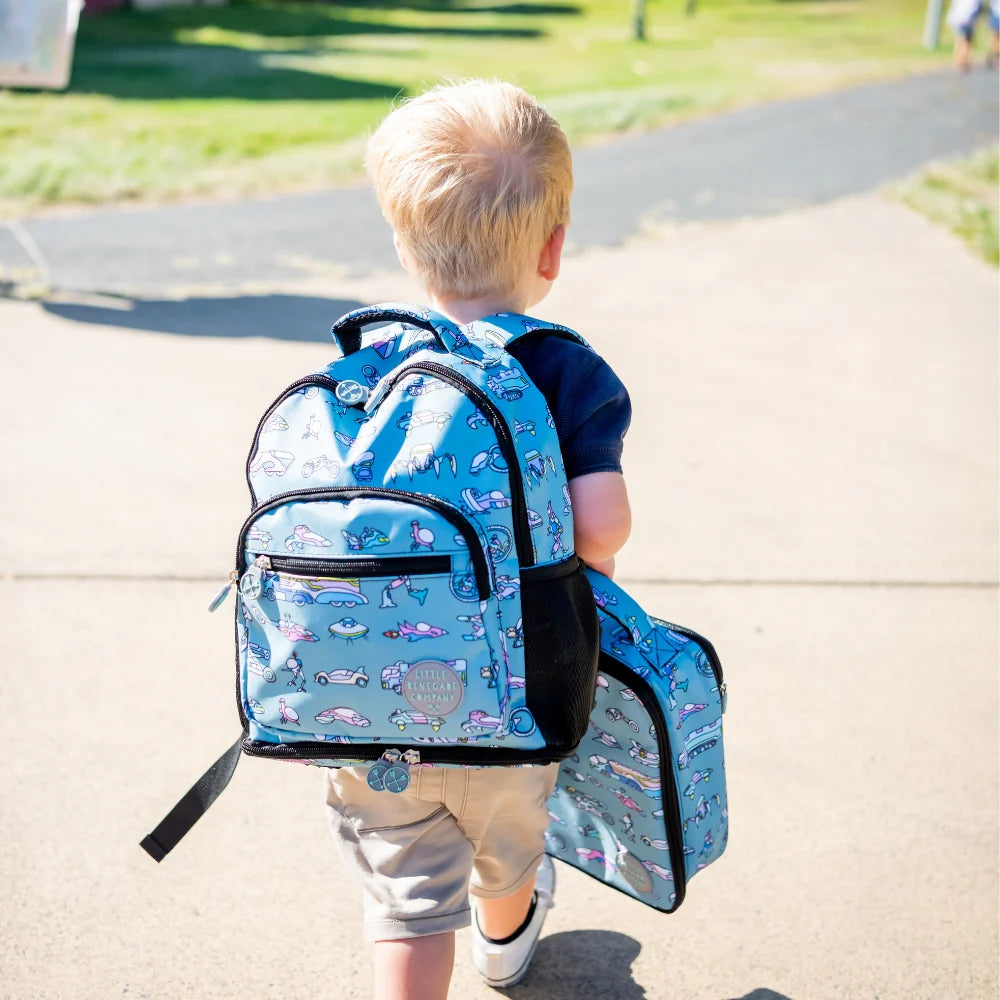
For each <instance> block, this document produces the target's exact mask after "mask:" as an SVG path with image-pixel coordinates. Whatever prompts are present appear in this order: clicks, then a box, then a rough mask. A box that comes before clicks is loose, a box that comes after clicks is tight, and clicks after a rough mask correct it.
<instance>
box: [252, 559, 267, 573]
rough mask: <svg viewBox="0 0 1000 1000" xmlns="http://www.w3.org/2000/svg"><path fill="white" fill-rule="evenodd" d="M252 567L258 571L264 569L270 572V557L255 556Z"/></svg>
mask: <svg viewBox="0 0 1000 1000" xmlns="http://www.w3.org/2000/svg"><path fill="white" fill-rule="evenodd" d="M253 564H254V566H256V567H257V568H258V569H264V570H267V571H268V572H270V570H271V557H270V556H257V558H256V559H254V561H253Z"/></svg>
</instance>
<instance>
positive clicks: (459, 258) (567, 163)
mask: <svg viewBox="0 0 1000 1000" xmlns="http://www.w3.org/2000/svg"><path fill="white" fill-rule="evenodd" d="M366 163H367V167H368V171H369V173H370V175H371V177H372V180H373V181H374V184H375V192H376V194H377V196H378V200H379V205H380V206H381V208H382V214H383V215H384V216H385V218H386V220H387V221H388V222H389V224H390V225H391V226H392V228H393V229H394V230H395V232H396V235H397V236H398V238H399V239H400V241H401V242H402V245H403V247H404V249H405V251H406V252H407V254H408V256H409V258H410V260H411V262H412V265H413V267H414V268H415V270H416V272H417V276H418V277H419V278H420V279H421V280H422V281H423V282H424V283H425V284H426V285H427V287H429V288H430V289H431V290H432V291H433V292H435V293H436V294H442V295H449V296H454V297H457V298H469V299H471V298H480V297H482V296H484V295H488V294H491V293H497V292H501V293H502V292H508V291H510V290H511V289H512V288H513V287H514V286H515V284H516V283H517V280H518V279H519V278H520V275H521V273H522V271H523V269H524V267H525V266H526V265H527V264H528V263H529V262H530V261H531V260H532V257H533V256H535V255H537V254H539V253H540V252H541V250H542V247H543V245H544V244H545V241H546V240H547V239H548V238H549V236H551V235H552V232H553V231H554V230H555V229H556V227H557V226H560V225H565V224H566V223H567V222H569V200H570V195H571V193H572V191H573V167H572V161H571V157H570V151H569V144H568V143H567V141H566V136H565V135H563V132H562V129H560V127H559V125H558V123H557V122H556V121H555V119H554V118H552V117H551V116H550V115H549V114H548V113H547V112H546V111H545V109H544V108H542V107H541V105H540V104H539V103H538V102H537V101H536V100H535V99H534V98H533V97H532V96H531V95H530V94H527V93H525V91H523V90H521V89H520V88H519V87H515V86H513V85H511V84H509V83H501V82H499V81H487V80H466V81H463V82H460V83H456V84H450V85H447V86H438V87H434V88H433V89H432V90H429V91H428V92H427V93H425V94H422V95H421V96H419V97H415V98H413V99H411V100H408V101H406V102H404V103H403V104H401V105H400V106H399V107H397V108H396V109H395V110H393V111H392V112H390V114H389V115H388V116H387V117H386V118H385V120H384V121H383V122H382V124H381V125H380V126H379V127H378V129H377V130H376V132H375V134H374V135H373V136H372V137H371V140H370V141H369V143H368V155H367V159H366Z"/></svg>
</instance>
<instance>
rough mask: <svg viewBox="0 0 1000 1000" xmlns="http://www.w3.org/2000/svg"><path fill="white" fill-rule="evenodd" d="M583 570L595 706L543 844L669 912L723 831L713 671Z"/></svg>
mask: <svg viewBox="0 0 1000 1000" xmlns="http://www.w3.org/2000/svg"><path fill="white" fill-rule="evenodd" d="M587 576H588V578H589V579H590V583H591V586H592V587H593V590H594V596H595V598H596V600H597V605H598V609H599V610H598V615H599V617H600V619H601V660H600V668H599V673H598V676H597V690H596V701H595V705H594V710H593V712H592V714H591V717H590V732H589V734H588V735H587V737H585V738H584V741H583V743H582V744H581V745H580V747H579V748H578V750H577V752H576V754H574V755H573V757H571V758H570V759H568V760H566V761H564V762H563V765H562V766H561V767H560V771H559V779H558V781H557V783H556V788H555V791H554V793H553V795H552V798H551V799H550V800H549V816H550V818H551V821H552V822H551V823H550V825H549V828H548V830H547V831H546V834H545V839H546V849H547V851H548V853H549V854H551V855H552V856H553V857H556V858H559V859H560V860H562V861H565V862H566V863H567V864H571V865H573V866H574V867H576V868H579V869H580V870H581V871H584V872H586V873H587V874H588V875H591V876H593V877H594V878H597V879H600V880H601V881H603V882H606V883H607V884H609V885H612V886H614V887H615V888H616V889H620V890H621V891H622V892H626V893H628V894H629V895H630V896H633V897H635V898H636V899H638V900H640V901H641V902H644V903H647V904H648V905H650V906H652V907H654V908H656V909H658V910H663V911H666V912H672V911H673V910H675V909H677V907H678V906H680V904H681V903H682V902H683V900H684V892H685V889H686V885H687V882H688V880H689V879H690V878H691V877H692V876H693V875H695V874H696V873H697V872H699V871H701V870H702V869H703V868H705V867H707V866H708V865H709V864H711V863H712V862H713V861H716V860H717V859H718V858H719V857H721V855H722V853H723V851H724V850H725V848H726V842H727V839H728V836H729V810H728V803H727V798H726V765H725V759H724V756H723V748H722V715H723V713H724V712H725V707H726V705H725V702H726V688H725V681H724V680H723V676H722V666H721V664H720V663H719V659H718V657H717V656H716V653H715V650H714V649H713V647H712V645H711V643H709V642H708V640H706V639H704V638H702V637H701V636H699V635H697V634H696V633H694V632H692V631H691V630H690V629H686V628H682V627H681V626H678V625H673V624H671V623H669V622H666V621H663V620H662V619H659V618H654V617H653V616H652V615H647V614H646V613H645V612H644V611H643V610H642V609H641V608H640V607H639V606H638V604H636V602H635V601H634V600H633V599H632V598H631V597H629V595H628V594H626V593H625V591H624V590H622V589H621V588H620V587H619V586H617V585H616V584H615V583H613V582H612V581H611V580H609V579H608V578H607V577H604V576H601V575H600V574H598V573H595V572H593V571H592V570H587Z"/></svg>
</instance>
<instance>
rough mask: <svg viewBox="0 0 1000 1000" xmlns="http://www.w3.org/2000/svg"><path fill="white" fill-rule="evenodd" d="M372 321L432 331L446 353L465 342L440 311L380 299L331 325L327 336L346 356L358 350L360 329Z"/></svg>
mask: <svg viewBox="0 0 1000 1000" xmlns="http://www.w3.org/2000/svg"><path fill="white" fill-rule="evenodd" d="M375 323H409V324H410V325H411V326H417V327H420V329H421V330H427V331H428V332H429V333H432V334H433V335H434V339H435V340H436V341H437V343H438V345H439V346H440V347H441V349H442V350H443V351H447V352H448V353H449V354H452V353H454V351H455V350H456V349H457V348H458V347H460V346H463V345H465V344H467V343H468V341H466V339H465V337H464V336H463V335H462V334H461V333H460V332H459V331H458V329H457V328H456V327H455V326H454V325H453V324H452V323H450V322H449V321H448V320H447V319H445V318H444V316H442V315H441V314H440V313H436V312H431V310H429V309H422V308H421V307H420V306H411V305H407V304H406V303H405V302H382V303H380V304H378V305H374V306H364V307H362V308H361V309H355V310H354V311H353V312H349V313H347V315H346V316H341V318H340V319H338V320H337V322H336V323H334V324H333V326H332V327H331V328H330V336H331V337H333V339H334V340H335V341H336V342H337V344H338V345H339V347H340V350H341V353H342V354H343V356H344V357H345V358H346V357H349V356H350V355H351V354H354V352H355V351H358V350H360V349H361V331H362V330H363V329H364V328H365V327H366V326H372V325H374V324H375Z"/></svg>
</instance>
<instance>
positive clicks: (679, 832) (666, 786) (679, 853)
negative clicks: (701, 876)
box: [597, 650, 687, 913]
mask: <svg viewBox="0 0 1000 1000" xmlns="http://www.w3.org/2000/svg"><path fill="white" fill-rule="evenodd" d="M597 669H598V670H599V671H601V672H602V673H605V674H609V675H610V676H611V677H613V678H614V679H615V680H616V681H618V682H619V683H620V684H624V685H625V686H626V687H628V688H629V689H630V690H632V691H634V692H635V693H636V697H638V698H639V700H640V701H641V702H642V707H643V708H645V709H646V711H647V712H648V713H649V715H650V717H651V718H652V720H653V727H654V728H655V729H656V749H657V753H659V755H660V775H661V776H662V778H663V784H662V787H661V792H662V794H661V796H660V801H661V802H662V803H663V823H664V826H665V827H666V830H667V844H668V845H669V853H670V872H671V874H672V875H673V876H674V893H675V895H674V905H673V906H672V907H671V908H670V909H669V910H668V911H666V912H668V913H672V912H673V911H674V910H676V909H677V907H678V906H680V905H681V903H683V902H684V894H685V892H686V891H687V872H686V870H685V867H684V821H683V818H682V817H681V807H680V797H679V795H678V791H677V780H676V778H675V776H674V762H673V756H672V754H671V749H670V740H669V738H668V734H669V732H670V730H669V728H668V726H667V720H666V718H665V717H664V715H663V710H662V709H661V708H660V703H659V701H658V700H657V697H656V692H655V691H654V690H653V688H652V686H651V685H650V684H649V682H648V681H646V680H645V679H644V678H642V677H640V676H639V674H637V673H636V672H635V671H634V670H632V669H631V668H630V667H628V666H627V665H625V664H622V663H619V661H618V660H616V659H615V658H614V657H613V656H610V655H609V654H608V653H605V652H604V651H603V650H602V651H601V656H600V661H599V663H598V667H597ZM668 799H669V802H668Z"/></svg>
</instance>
